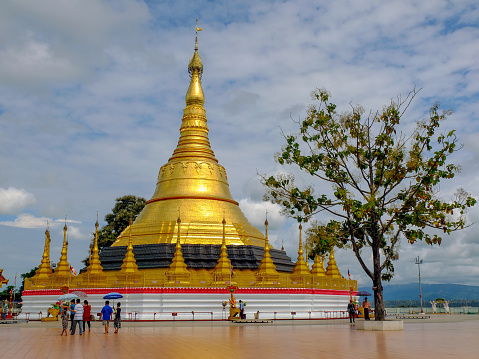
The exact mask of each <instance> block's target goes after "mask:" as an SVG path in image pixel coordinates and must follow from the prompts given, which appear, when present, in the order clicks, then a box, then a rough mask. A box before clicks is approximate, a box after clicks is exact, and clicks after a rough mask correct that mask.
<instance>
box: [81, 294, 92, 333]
mask: <svg viewBox="0 0 479 359" xmlns="http://www.w3.org/2000/svg"><path fill="white" fill-rule="evenodd" d="M83 304H84V305H83V331H84V332H85V326H86V324H88V331H90V315H91V305H89V304H88V300H86V299H85V301H84V302H83Z"/></svg>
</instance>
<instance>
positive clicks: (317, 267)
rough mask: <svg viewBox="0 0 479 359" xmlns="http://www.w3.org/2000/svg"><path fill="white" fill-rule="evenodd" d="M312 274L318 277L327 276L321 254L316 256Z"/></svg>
mask: <svg viewBox="0 0 479 359" xmlns="http://www.w3.org/2000/svg"><path fill="white" fill-rule="evenodd" d="M311 274H312V275H314V276H316V277H324V276H326V271H325V270H324V264H323V261H322V260H321V256H320V255H319V254H316V255H315V256H314V263H313V267H312V268H311Z"/></svg>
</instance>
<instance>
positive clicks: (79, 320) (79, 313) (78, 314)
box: [72, 298, 83, 335]
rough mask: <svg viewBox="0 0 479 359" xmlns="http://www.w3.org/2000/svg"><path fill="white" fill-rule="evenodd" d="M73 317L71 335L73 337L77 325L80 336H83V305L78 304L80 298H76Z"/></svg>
mask: <svg viewBox="0 0 479 359" xmlns="http://www.w3.org/2000/svg"><path fill="white" fill-rule="evenodd" d="M73 312H75V316H74V317H73V325H72V335H75V328H76V326H77V324H78V326H79V327H80V335H82V334H83V305H81V303H80V298H77V304H75V309H74V310H73Z"/></svg>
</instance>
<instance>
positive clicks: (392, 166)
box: [263, 89, 476, 280]
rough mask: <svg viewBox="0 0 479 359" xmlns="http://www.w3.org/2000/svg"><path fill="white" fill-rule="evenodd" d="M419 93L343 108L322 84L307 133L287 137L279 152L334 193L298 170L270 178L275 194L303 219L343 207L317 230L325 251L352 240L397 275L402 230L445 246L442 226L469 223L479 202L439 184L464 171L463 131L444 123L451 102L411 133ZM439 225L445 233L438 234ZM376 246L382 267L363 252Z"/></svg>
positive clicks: (373, 272)
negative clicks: (448, 194)
mask: <svg viewBox="0 0 479 359" xmlns="http://www.w3.org/2000/svg"><path fill="white" fill-rule="evenodd" d="M415 95H416V91H415V90H413V91H411V93H409V94H408V96H406V98H405V99H401V98H400V97H399V98H398V101H396V102H391V103H390V104H389V105H388V106H385V107H384V108H383V109H382V110H380V111H377V112H370V113H369V114H366V115H365V111H364V110H363V109H362V108H361V107H359V106H356V107H352V108H351V109H350V110H349V111H346V112H341V113H338V112H337V108H336V105H335V104H333V103H331V102H330V97H331V96H330V94H329V93H328V92H327V91H326V90H325V89H317V90H315V91H313V93H312V97H313V99H314V100H315V104H314V105H311V106H310V107H309V108H308V111H307V114H306V118H305V119H304V120H302V121H299V122H298V127H299V134H298V135H288V136H285V140H286V144H285V146H284V148H283V149H282V151H281V154H279V155H278V156H277V161H278V163H279V164H281V165H285V164H288V165H293V166H297V167H298V168H299V169H301V170H303V171H304V172H305V173H307V174H309V175H310V176H311V179H312V180H313V179H314V180H313V182H312V183H313V184H314V181H318V183H322V184H324V183H329V184H330V185H331V189H332V191H331V193H332V195H330V196H327V195H325V194H321V195H319V196H317V195H315V194H314V191H313V188H314V187H313V186H312V185H311V186H308V187H305V188H299V187H297V186H296V185H295V184H294V177H293V176H285V175H277V176H270V177H268V178H265V177H264V178H263V183H264V184H265V186H266V188H267V194H266V195H265V198H266V199H267V200H270V201H272V202H274V203H278V204H280V205H281V206H282V207H283V209H284V213H285V214H287V215H289V216H291V217H293V218H296V219H297V220H298V221H300V222H301V221H304V222H307V221H309V220H313V218H316V216H318V215H319V214H322V213H328V215H329V216H331V215H332V216H334V220H332V221H330V222H329V223H328V224H326V225H324V224H318V223H316V222H314V223H316V224H314V225H312V226H311V228H310V229H309V230H308V231H309V232H308V233H309V235H310V236H311V238H314V243H316V248H315V250H316V252H317V253H323V252H324V251H327V250H328V248H331V246H338V245H341V246H343V245H347V246H350V247H351V248H352V249H353V251H354V252H355V254H356V256H357V258H358V260H359V262H360V264H361V266H362V267H363V269H364V270H365V272H366V273H367V274H368V275H369V276H370V277H371V278H372V279H376V280H377V279H378V278H379V277H381V275H382V279H383V280H390V279H391V278H392V277H393V275H394V266H393V261H394V260H397V259H398V250H397V246H398V243H399V242H400V240H401V238H405V239H406V240H407V241H408V242H409V243H411V244H413V243H415V242H416V241H425V242H426V243H428V244H430V245H440V244H441V242H442V237H441V236H442V235H445V234H447V235H448V234H450V233H452V232H454V231H456V230H460V229H462V228H464V227H466V226H467V223H466V219H465V211H466V210H467V208H468V207H471V206H474V205H475V204H476V200H475V199H474V198H473V197H471V196H470V195H469V194H468V193H467V192H465V191H463V190H459V191H458V193H457V194H456V196H455V198H454V199H453V200H451V201H445V200H443V199H441V198H440V197H439V184H440V183H441V182H443V181H445V180H448V179H452V178H454V177H455V174H456V173H457V172H458V171H459V167H458V166H457V165H456V164H454V163H451V162H449V161H448V160H449V158H450V157H449V156H450V155H451V154H453V153H454V152H455V151H457V150H458V146H457V143H458V142H457V141H458V140H457V137H456V133H455V131H454V130H452V131H449V132H448V133H440V132H439V128H440V123H441V121H444V120H446V118H447V116H448V115H450V114H451V111H443V112H439V105H438V104H437V103H436V104H434V105H433V106H432V107H431V109H430V111H429V116H428V118H427V119H424V120H423V121H420V122H418V123H417V127H416V130H415V131H414V132H413V133H412V134H411V135H404V134H402V132H401V127H400V126H401V121H402V117H403V116H404V113H405V110H406V109H407V108H408V106H409V105H410V103H411V101H412V100H413V98H414V97H415ZM431 229H432V230H435V231H436V232H438V233H434V234H430V232H429V230H431ZM366 247H369V248H370V250H371V252H372V255H373V262H374V266H373V267H374V268H373V269H369V268H368V267H367V266H366V264H365V262H364V261H363V259H362V257H361V256H362V253H363V252H364V250H365V248H366ZM367 255H369V254H367ZM380 260H382V263H380V262H379V261H380ZM376 261H377V262H376Z"/></svg>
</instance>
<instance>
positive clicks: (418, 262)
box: [416, 256, 423, 313]
mask: <svg viewBox="0 0 479 359" xmlns="http://www.w3.org/2000/svg"><path fill="white" fill-rule="evenodd" d="M422 262H423V260H422V259H420V258H419V256H417V258H416V264H417V270H418V273H419V299H420V301H421V313H423V311H422V291H421V263H422Z"/></svg>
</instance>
